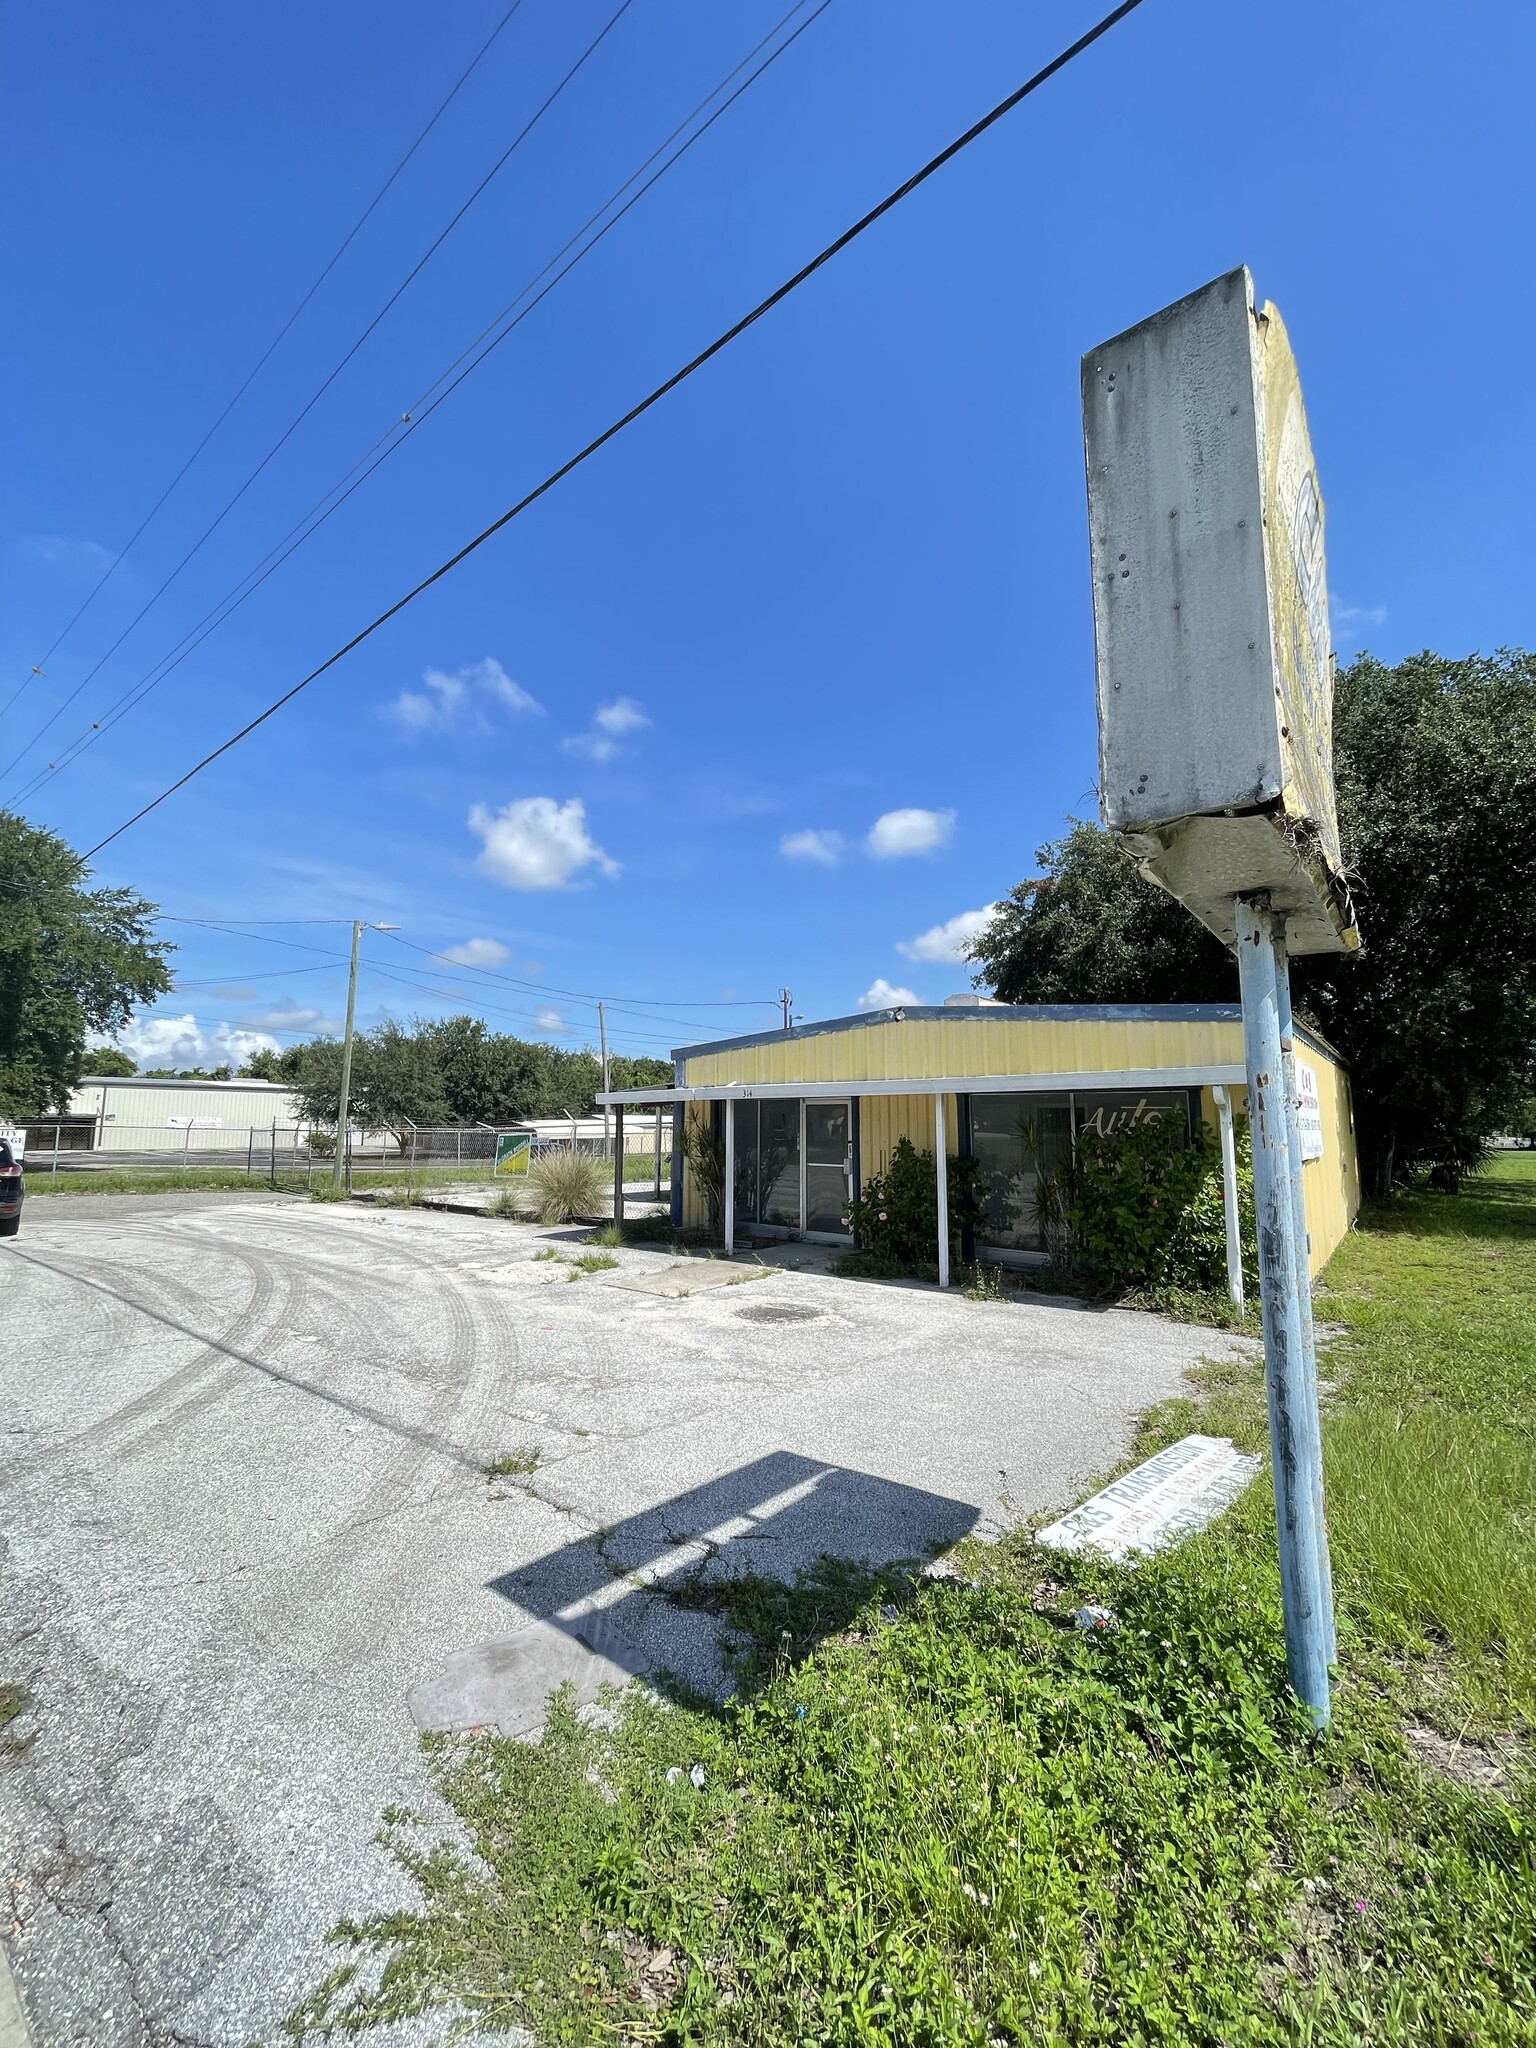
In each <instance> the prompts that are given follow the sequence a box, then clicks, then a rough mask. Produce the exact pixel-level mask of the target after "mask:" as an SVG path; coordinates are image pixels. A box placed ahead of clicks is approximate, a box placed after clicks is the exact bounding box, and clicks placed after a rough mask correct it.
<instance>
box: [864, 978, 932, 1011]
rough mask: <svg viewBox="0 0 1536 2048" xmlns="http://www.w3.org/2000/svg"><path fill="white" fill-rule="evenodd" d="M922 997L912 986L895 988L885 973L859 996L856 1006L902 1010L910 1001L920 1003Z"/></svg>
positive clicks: (867, 1008) (871, 1008)
mask: <svg viewBox="0 0 1536 2048" xmlns="http://www.w3.org/2000/svg"><path fill="white" fill-rule="evenodd" d="M921 1001H922V997H921V996H920V995H918V994H917V993H916V992H915V991H914V990H912V989H910V988H893V987H892V986H891V984H890V982H888V981H887V980H886V978H885V976H884V975H883V974H877V975H876V976H875V978H874V980H873V981H872V982H871V983H870V984H869V987H868V988H867V989H865V991H864V993H863V995H861V996H860V997H859V1000H858V1003H857V1005H856V1007H857V1008H858V1009H861V1010H901V1009H905V1008H906V1006H907V1005H908V1004H909V1003H920V1002H921Z"/></svg>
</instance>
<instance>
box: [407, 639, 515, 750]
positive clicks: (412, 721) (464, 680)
mask: <svg viewBox="0 0 1536 2048" xmlns="http://www.w3.org/2000/svg"><path fill="white" fill-rule="evenodd" d="M421 681H422V687H421V689H419V690H402V691H401V692H400V694H399V696H398V697H396V699H395V700H394V702H393V703H392V704H389V705H387V706H386V707H385V708H386V710H387V711H388V712H389V714H390V716H391V717H392V718H393V719H394V720H395V721H396V723H397V724H398V725H400V726H401V727H403V728H404V730H405V731H406V732H445V731H448V730H449V729H451V728H453V727H456V726H459V725H464V724H468V723H470V722H471V721H472V722H473V723H474V724H475V725H476V726H478V727H481V728H482V729H483V726H484V719H483V717H482V716H481V713H480V709H479V707H480V705H481V704H482V703H483V702H485V701H487V700H489V701H490V702H492V703H495V704H499V705H500V706H501V707H502V709H503V710H505V711H509V712H511V713H512V715H513V716H514V717H519V718H521V717H532V716H542V714H543V710H544V707H543V705H542V704H540V703H539V702H538V700H537V699H536V698H534V697H531V696H530V695H529V694H528V692H527V691H526V690H525V689H524V688H523V686H522V684H521V683H514V682H513V680H512V678H511V677H510V676H509V675H508V674H507V672H506V670H505V669H504V668H503V667H502V665H501V663H500V662H499V661H495V660H493V659H492V658H491V657H490V656H487V657H486V659H485V660H484V661H476V662H471V664H470V665H469V667H468V668H461V669H459V670H458V672H457V673H456V674H454V675H449V674H447V672H446V671H445V670H443V669H440V668H429V669H425V670H423V672H422V678H421Z"/></svg>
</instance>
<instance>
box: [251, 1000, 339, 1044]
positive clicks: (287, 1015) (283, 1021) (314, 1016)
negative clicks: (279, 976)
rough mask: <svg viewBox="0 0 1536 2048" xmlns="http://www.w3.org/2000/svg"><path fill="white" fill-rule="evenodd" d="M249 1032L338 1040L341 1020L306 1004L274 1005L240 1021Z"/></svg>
mask: <svg viewBox="0 0 1536 2048" xmlns="http://www.w3.org/2000/svg"><path fill="white" fill-rule="evenodd" d="M240 1022H241V1025H242V1026H243V1027H244V1028H245V1029H246V1030H249V1031H294V1032H301V1033H303V1034H304V1035H305V1036H307V1037H310V1038H337V1037H339V1036H340V1035H341V1019H340V1018H339V1017H328V1016H327V1015H326V1013H325V1012H324V1010H316V1009H314V1008H312V1007H310V1006H309V1005H308V1004H305V1003H289V1002H283V1003H274V1004H273V1005H272V1007H271V1009H270V1010H258V1011H255V1012H253V1013H252V1014H251V1015H250V1016H247V1017H242V1018H241V1019H240Z"/></svg>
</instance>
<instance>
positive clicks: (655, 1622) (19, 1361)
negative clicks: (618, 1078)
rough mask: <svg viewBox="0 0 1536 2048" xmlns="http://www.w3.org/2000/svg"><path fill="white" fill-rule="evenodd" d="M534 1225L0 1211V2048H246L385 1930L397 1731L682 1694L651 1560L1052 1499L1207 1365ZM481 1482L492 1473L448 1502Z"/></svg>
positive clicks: (760, 1556) (269, 1209) (672, 1568)
mask: <svg viewBox="0 0 1536 2048" xmlns="http://www.w3.org/2000/svg"><path fill="white" fill-rule="evenodd" d="M577 1235H578V1233H570V1232H568V1233H561V1232H552V1231H545V1230H541V1229H538V1228H534V1227H532V1226H519V1225H513V1224H506V1223H500V1222H495V1221H491V1220H486V1219H480V1218H476V1217H468V1216H456V1215H442V1214H431V1215H429V1214H424V1213H421V1212H416V1211H409V1210H383V1211H377V1210H368V1209H364V1208H362V1207H360V1206H340V1205H338V1206H335V1207H331V1206H321V1205H313V1206H312V1205H309V1204H307V1203H303V1202H293V1201H284V1200H282V1199H270V1198H269V1199H253V1198H252V1197H250V1196H246V1195H236V1196H233V1197H230V1196H220V1195H213V1194H208V1195H199V1194H177V1195H165V1196H132V1195H129V1196H77V1197H71V1198H70V1199H69V1200H68V1201H67V1202H65V1201H62V1200H61V1201H59V1202H57V1203H53V1202H49V1201H46V1200H38V1201H36V1202H35V1203H33V1204H31V1205H29V1209H28V1212H27V1214H26V1217H25V1220H24V1223H23V1229H22V1235H21V1236H20V1237H19V1238H17V1239H15V1240H11V1241H9V1242H7V1243H5V1244H3V1245H0V1260H3V1261H4V1263H3V1265H0V1345H3V1355H4V1358H5V1361H6V1363H5V1370H4V1373H3V1375H0V1532H3V1537H0V1558H3V1565H0V1684H5V1683H18V1682H19V1683H21V1684H23V1685H25V1687H26V1689H27V1694H28V1703H27V1706H26V1707H25V1709H24V1711H23V1712H22V1714H21V1715H20V1717H19V1718H18V1719H17V1720H15V1721H14V1722H12V1724H11V1726H10V1728H9V1729H8V1730H7V1731H6V1734H5V1736H4V1737H3V1738H0V1742H3V1744H4V1753H3V1754H0V1866H3V1874H4V1877H5V1880H6V1882H7V1884H8V1886H9V1889H10V1897H11V1901H12V1912H11V1915H10V1920H9V1933H8V1936H7V1947H8V1951H9V1955H10V1961H11V1966H12V1969H13V1971H14V1973H15V1976H16V1979H17V1983H18V1986H19V1989H20V1993H21V1997H22V2002H23V2005H24V2006H25V2008H26V2011H27V2014H28V2016H29V2019H30V2022H31V2027H32V2035H33V2041H34V2044H35V2048H56V2044H57V2048H62V2044H65V2043H70V2044H74V2043H81V2044H86V2043H88V2044H90V2048H151V2044H161V2043H175V2044H198V2048H202V2044H207V2048H215V2044H217V2048H246V2044H249V2043H251V2042H253V2041H258V2040H270V2039H271V2038H272V2037H273V2036H274V2034H275V2033H276V2032H277V2030H278V2029H279V2028H280V2026H281V2021H282V2018H283V2016H284V2014H285V2013H286V2012H287V2011H288V2010H289V2008H290V2007H291V2006H292V2004H293V2003H294V2002H295V2001H296V2000H297V1999H298V1998H299V1997H301V1996H302V1995H303V1994H304V1993H305V1992H306V1991H307V1990H308V1989H309V1988H311V1987H312V1986H313V1984H314V1983H315V1982H316V1981H317V1980H318V1979H319V1977H321V1976H322V1975H323V1974H324V1973H325V1971H326V1969H327V1968H328V1967H330V1966H331V1957H330V1955H329V1953H328V1952H327V1950H326V1949H325V1947H324V1945H323V1936H324V1934H325V1930H326V1928H327V1927H328V1926H329V1925H330V1924H331V1923H332V1922H333V1921H334V1920H335V1919H336V1918H337V1916H338V1915H340V1914H341V1913H343V1912H347V1911H356V1910H360V1909H365V1908H369V1907H377V1906H379V1905H381V1904H385V1903H387V1902H389V1901H391V1900H401V1901H403V1900H404V1899H405V1898H406V1896H407V1893H406V1888H405V1885H404V1881H403V1879H402V1878H401V1877H400V1876H399V1874H398V1873H397V1872H396V1870H395V1868H394V1866H393V1865H392V1864H391V1863H390V1862H389V1861H388V1860H387V1859H386V1858H385V1857H384V1856H383V1854H382V1852H380V1851H379V1850H378V1849H377V1848H376V1847H375V1846H374V1843H373V1839H372V1838H373V1833H374V1829H375V1827H376V1825H377V1822H378V1817H379V1813H380V1810H381V1808H383V1807H384V1806H385V1805H387V1804H389V1803H391V1802H399V1803H401V1804H405V1805H410V1806H413V1807H416V1808H418V1809H423V1808H426V1809H430V1806H431V1799H430V1791H429V1788H428V1785H427V1781H426V1778H425V1775H424V1772H423V1769H422V1765H421V1761H420V1756H419V1752H418V1748H417V1728H416V1723H415V1721H414V1720H413V1717H412V1698H413V1696H414V1700H415V1711H416V1713H417V1714H418V1715H421V1716H422V1717H423V1718H430V1716H431V1714H432V1713H438V1714H441V1713H443V1712H444V1701H445V1700H446V1701H448V1702H449V1707H450V1708H451V1705H452V1701H453V1700H454V1698H455V1697H459V1696H460V1695H462V1699H461V1705H462V1701H463V1700H470V1701H471V1704H472V1707H473V1713H472V1715H470V1717H475V1716H478V1717H480V1718H485V1719H494V1720H497V1721H498V1722H499V1723H500V1724H501V1725H503V1726H508V1727H513V1726H523V1725H527V1724H529V1723H531V1722H533V1721H536V1719H537V1709H538V1705H539V1703H540V1701H541V1699H542V1697H543V1692H544V1689H545V1688H546V1687H547V1685H548V1684H549V1683H550V1682H551V1681H552V1674H553V1675H554V1676H558V1675H559V1670H560V1669H562V1668H570V1669H572V1671H573V1675H576V1676H578V1678H581V1677H582V1676H583V1675H585V1677H586V1678H587V1679H591V1677H592V1675H593V1673H594V1672H597V1673H598V1674H599V1675H600V1673H601V1672H602V1671H603V1670H608V1669H611V1668H614V1667H617V1668H618V1669H619V1670H620V1671H622V1672H639V1671H644V1670H653V1669H657V1668H666V1669H670V1670H674V1671H677V1672H679V1673H681V1674H682V1675H684V1676H685V1677H688V1678H690V1679H691V1680H692V1681H693V1682H695V1683H697V1684H700V1685H704V1686H714V1687H717V1688H718V1687H719V1686H720V1685H721V1683H722V1681H721V1677H720V1670H719V1664H718V1658H717V1654H716V1642H715V1634H714V1629H715V1624H713V1623H712V1622H710V1621H709V1620H708V1619H707V1618H706V1617H703V1616H701V1615H699V1614H697V1613H695V1612H689V1611H685V1610H683V1609H680V1608H679V1607H678V1606H677V1605H676V1604H674V1603H672V1602H670V1601H668V1600H667V1599H666V1598H665V1597H663V1592H662V1589H663V1588H664V1586H665V1582H666V1581H667V1580H668V1579H670V1578H674V1577H675V1576H676V1574H677V1573H678V1572H679V1571H680V1570H684V1569H686V1568H687V1567H688V1566H689V1565H690V1564H693V1563H696V1562H703V1563H704V1564H705V1566H706V1568H708V1569H710V1570H715V1571H732V1570H741V1569H745V1568H748V1567H752V1568H756V1569H759V1570H772V1571H777V1572H787V1571H790V1570H792V1569H793V1567H794V1566H795V1565H796V1564H799V1563H803V1562H809V1561H810V1560H812V1559H814V1558H815V1557H816V1556H817V1555H818V1554H819V1553H821V1552H823V1551H834V1552H837V1553H840V1554H843V1555H849V1556H868V1557H871V1558H893V1557H909V1556H917V1555H922V1554H924V1553H925V1552H926V1551H927V1550H929V1549H931V1548H932V1547H934V1546H942V1545H945V1544H948V1543H951V1542H953V1541H955V1540H956V1539H957V1538H958V1537H959V1536H961V1535H962V1534H964V1533H966V1532H968V1531H970V1530H973V1529H975V1530H978V1531H980V1532H982V1533H984V1534H985V1533H988V1532H995V1531H996V1530H998V1529H999V1528H1000V1527H1002V1526H1004V1525H1005V1524H1006V1523H1007V1522H1008V1520H1009V1519H1010V1518H1011V1517H1013V1516H1015V1515H1017V1514H1019V1513H1024V1512H1032V1511H1035V1510H1037V1509H1041V1508H1045V1507H1049V1506H1055V1505H1059V1504H1065V1503H1067V1502H1069V1501H1070V1500H1071V1499H1072V1498H1074V1497H1075V1496H1076V1494H1077V1493H1078V1492H1079V1491H1080V1490H1081V1488H1082V1486H1083V1484H1084V1482H1086V1481H1087V1480H1088V1479H1090V1478H1091V1477H1092V1476H1093V1475H1094V1474H1095V1473H1096V1472H1098V1471H1100V1470H1101V1469H1102V1468H1103V1467H1104V1466H1105V1465H1107V1464H1108V1463H1110V1462H1111V1461H1112V1460H1114V1459H1115V1458H1116V1457H1117V1456H1118V1455H1120V1454H1121V1452H1122V1451H1123V1449H1124V1448H1125V1445H1126V1443H1127V1441H1128V1437H1129V1432H1130V1427H1131V1423H1132V1420H1133V1418H1134V1416H1135V1414H1136V1413H1137V1412H1138V1411H1139V1410H1140V1409H1142V1408H1143V1407H1145V1406H1146V1405H1147V1404H1148V1403H1149V1402H1152V1401H1155V1400H1158V1399H1160V1398H1162V1397H1163V1396H1165V1395H1167V1394H1169V1393H1172V1392H1174V1391H1176V1390H1177V1389H1178V1387H1179V1385H1180V1382H1181V1378H1182V1375H1183V1373H1184V1371H1185V1369H1186V1368H1187V1367H1188V1366H1189V1365H1190V1364H1191V1363H1192V1362H1193V1361H1194V1360H1195V1359H1196V1358H1197V1357H1199V1356H1201V1355H1202V1354H1204V1355H1213V1354H1219V1353H1220V1352H1221V1351H1222V1350H1223V1349H1224V1348H1226V1347H1227V1346H1229V1345H1230V1343H1231V1342H1232V1340H1229V1339H1225V1338H1222V1337H1220V1336H1218V1335H1216V1334H1215V1333H1213V1332H1211V1331H1207V1330H1191V1329H1185V1328H1182V1327H1179V1326H1177V1325H1173V1324H1169V1323H1164V1322H1160V1321H1158V1320H1157V1319H1155V1318H1151V1317H1145V1316H1137V1315H1131V1314H1124V1313H1120V1312H1114V1311H1111V1312H1091V1311H1086V1310H1083V1309H1074V1308H1070V1307H1065V1306H1053V1305H1050V1304H1048V1303H1043V1302H1034V1303H1024V1304H1016V1303H979V1302H978V1303H972V1302H967V1301H965V1300H964V1299H962V1298H960V1297H958V1296H940V1295H938V1294H937V1293H936V1292H934V1291H931V1290H921V1289H912V1288H906V1287H884V1286H875V1285H869V1284H859V1283H855V1282H849V1281H839V1280H835V1279H832V1278H830V1277H828V1276H826V1275H823V1274H819V1273H812V1272H794V1271H786V1270H783V1269H775V1270H772V1271H769V1272H766V1273H754V1272H753V1270H752V1269H751V1268H750V1267H749V1266H747V1265H741V1266H739V1267H736V1268H733V1269H732V1270H731V1272H730V1273H729V1274H726V1273H724V1272H722V1271H721V1270H720V1269H719V1268H718V1267H716V1266H713V1265H710V1264H707V1263H706V1262H703V1261H699V1262H695V1263H693V1264H692V1265H691V1266H683V1267H682V1268H681V1270H678V1268H679V1262H678V1261H677V1260H675V1259H673V1258H672V1257H671V1256H670V1255H665V1254H662V1253H659V1252H651V1251H642V1250H631V1249H626V1250H625V1251H623V1252H622V1253H620V1254H618V1255H617V1256H618V1259H619V1265H618V1267H617V1268H616V1269H615V1270H613V1271H605V1272H597V1273H592V1274H587V1275H584V1276H582V1277H580V1278H579V1279H573V1278H572V1268H571V1267H570V1265H569V1264H568V1263H562V1262H561V1261H560V1260H558V1259H539V1258H537V1257H536V1256H535V1254H536V1253H537V1252H539V1251H541V1250H549V1249H551V1248H554V1249H557V1250H560V1251H561V1252H562V1253H564V1254H565V1255H566V1257H567V1258H568V1257H569V1256H570V1255H571V1254H572V1253H573V1252H574V1251H575V1250H578V1249H579V1246H577V1245H576V1243H575V1238H576V1236H577ZM738 1279H739V1283H740V1284H710V1283H712V1282H714V1283H718V1282H722V1281H727V1280H729V1281H736V1280H738ZM781 1311H783V1312H785V1313H781ZM513 1451H518V1452H523V1453H533V1452H536V1453H537V1457H538V1462H537V1466H536V1469H535V1470H534V1471H533V1472H532V1473H531V1474H528V1475H525V1476H521V1477H514V1478H508V1479H501V1480H493V1479H491V1478H489V1477H488V1476H487V1472H486V1467H487V1465H488V1464H489V1463H490V1462H491V1460H493V1459H494V1458H496V1457H497V1456H499V1455H502V1454H505V1453H508V1452H513ZM562 1657H564V1658H565V1660H566V1662H565V1665H564V1666H562V1665H561V1658H562ZM582 1660H585V1661H586V1668H585V1672H584V1674H583V1672H582V1671H577V1670H576V1668H575V1667H576V1666H577V1665H579V1664H581V1663H582ZM461 1680H462V1681H463V1684H462V1685H461V1683H460V1681H461ZM488 1684H489V1685H490V1686H491V1687H492V1692H493V1694H494V1697H493V1698H492V1701H491V1705H490V1706H489V1708H487V1707H486V1706H485V1705H484V1700H485V1698H486V1696H487V1695H486V1692H485V1688H486V1686H487V1685H488ZM456 1688H457V1691H456ZM476 1702H478V1703H479V1704H474V1703H476ZM467 1712H468V1710H467V1709H466V1713H467ZM447 1718H448V1719H449V1720H452V1719H453V1718H454V1716H453V1713H452V1712H451V1711H448V1713H447ZM460 1718H465V1714H461V1715H460ZM431 2038H435V2030H432V2029H422V2028H408V2029H402V2030H400V2031H399V2032H398V2033H397V2034H396V2035H395V2037H394V2039H395V2041H396V2042H398V2043H401V2044H404V2043H406V2042H408V2041H411V2042H414V2041H417V2040H426V2039H431ZM381 2048H383V2044H382V2039H381Z"/></svg>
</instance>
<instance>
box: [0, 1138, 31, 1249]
mask: <svg viewBox="0 0 1536 2048" xmlns="http://www.w3.org/2000/svg"><path fill="white" fill-rule="evenodd" d="M26 1193H27V1184H26V1177H25V1175H24V1174H23V1173H22V1170H21V1161H20V1160H19V1159H17V1158H16V1157H15V1156H14V1155H13V1154H12V1152H11V1148H10V1146H9V1144H8V1143H7V1142H6V1140H5V1139H4V1138H0V1237H14V1236H15V1235H16V1233H17V1231H18V1230H20V1228H21V1205H22V1203H23V1201H24V1200H25V1199H26Z"/></svg>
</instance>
